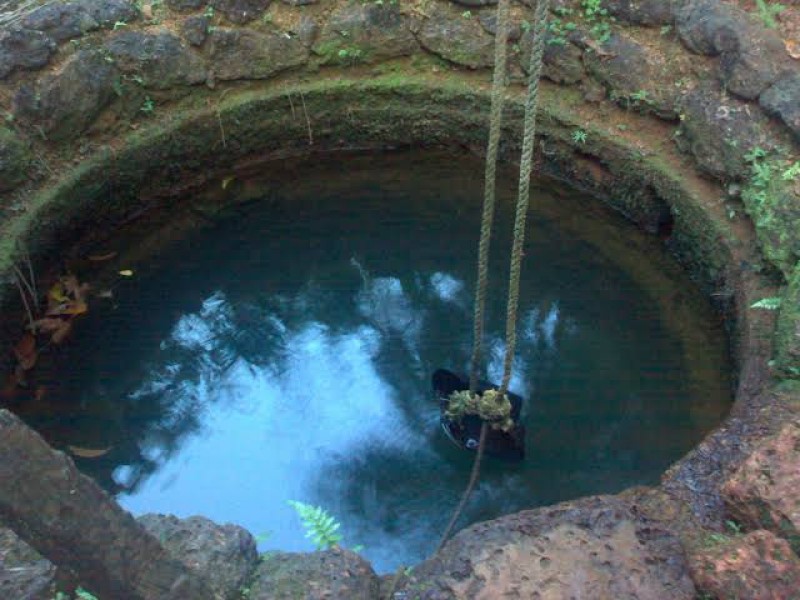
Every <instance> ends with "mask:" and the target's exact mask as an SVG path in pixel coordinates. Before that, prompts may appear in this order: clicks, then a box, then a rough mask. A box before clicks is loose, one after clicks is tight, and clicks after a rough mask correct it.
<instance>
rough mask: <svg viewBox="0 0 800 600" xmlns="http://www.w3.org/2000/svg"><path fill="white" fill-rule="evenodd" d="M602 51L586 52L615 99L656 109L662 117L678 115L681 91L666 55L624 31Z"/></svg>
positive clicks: (596, 75)
mask: <svg viewBox="0 0 800 600" xmlns="http://www.w3.org/2000/svg"><path fill="white" fill-rule="evenodd" d="M603 52H604V53H608V54H607V55H603V56H601V55H600V54H599V53H598V52H594V51H587V52H586V53H585V54H584V58H583V61H584V64H585V65H586V70H587V71H588V72H589V73H590V74H591V75H592V76H593V77H594V78H595V79H597V80H598V81H599V82H600V83H602V84H603V86H604V87H605V88H606V90H607V91H608V93H609V96H610V97H611V98H617V99H618V100H619V101H620V102H622V103H623V104H625V105H627V106H636V108H638V109H639V110H641V111H643V112H644V111H652V112H655V113H656V114H657V115H658V116H660V117H662V118H668V119H672V118H675V117H677V112H676V106H677V104H678V102H679V98H680V94H679V91H678V89H677V88H676V87H675V85H673V84H674V81H675V79H676V78H675V77H674V75H673V74H672V72H671V71H670V65H669V63H668V61H667V60H666V59H665V57H664V56H663V55H662V54H661V53H658V52H650V51H648V50H647V49H646V47H644V46H642V45H640V44H638V43H637V42H635V41H633V40H631V39H630V38H627V37H625V36H623V35H621V34H616V33H615V34H613V35H612V36H611V37H610V38H609V40H608V41H607V42H606V43H605V44H603Z"/></svg>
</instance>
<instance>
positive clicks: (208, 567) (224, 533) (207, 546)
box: [137, 514, 258, 599]
mask: <svg viewBox="0 0 800 600" xmlns="http://www.w3.org/2000/svg"><path fill="white" fill-rule="evenodd" d="M137 521H139V523H141V524H142V525H144V527H145V529H147V531H148V532H150V533H151V534H152V535H153V536H154V537H155V538H156V539H158V540H159V541H160V542H161V544H162V545H163V546H164V548H165V549H166V550H167V552H169V553H170V554H171V555H172V556H173V557H175V558H177V559H178V560H180V561H181V562H182V563H183V564H184V565H186V566H187V567H189V568H190V569H193V570H194V571H197V572H198V573H201V574H202V575H203V576H204V577H205V579H206V581H207V582H208V584H209V585H210V587H211V589H212V590H213V591H214V592H215V593H216V594H218V595H219V596H220V597H222V598H229V599H233V598H237V599H238V598H239V597H240V595H241V589H242V588H243V587H245V585H246V584H247V582H248V580H249V578H250V575H251V574H252V572H253V571H254V569H255V567H256V565H257V564H258V552H257V551H256V541H255V539H254V538H253V536H252V535H251V534H250V532H248V531H247V530H246V529H243V528H242V527H239V526H238V525H230V524H227V525H217V524H216V523H214V522H213V521H211V520H209V519H206V518H205V517H190V518H188V519H179V518H178V517H174V516H172V515H156V514H148V515H143V516H141V517H139V518H138V519H137Z"/></svg>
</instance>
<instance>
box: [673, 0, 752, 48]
mask: <svg viewBox="0 0 800 600" xmlns="http://www.w3.org/2000/svg"><path fill="white" fill-rule="evenodd" d="M675 25H676V28H677V31H678V36H679V37H680V39H681V41H682V42H683V44H684V45H685V46H686V47H687V48H688V49H689V50H691V51H692V52H695V53H696V54H705V55H707V56H717V55H719V54H720V53H722V52H736V51H738V50H739V48H740V47H741V46H742V42H743V41H746V40H747V38H748V36H749V35H750V34H751V31H752V28H753V26H752V25H751V22H750V20H749V19H748V15H747V13H746V12H744V11H743V10H742V9H740V8H738V7H736V6H734V5H731V4H726V3H722V2H718V1H717V0H689V1H688V2H686V3H685V5H684V6H683V7H681V8H679V9H678V10H677V12H676V17H675Z"/></svg>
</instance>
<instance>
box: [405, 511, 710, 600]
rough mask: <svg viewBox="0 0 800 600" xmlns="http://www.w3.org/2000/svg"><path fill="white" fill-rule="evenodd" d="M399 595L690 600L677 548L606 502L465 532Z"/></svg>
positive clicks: (665, 533)
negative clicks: (404, 593)
mask: <svg viewBox="0 0 800 600" xmlns="http://www.w3.org/2000/svg"><path fill="white" fill-rule="evenodd" d="M399 589H400V590H403V591H405V592H406V593H407V594H408V595H407V596H405V597H413V598H420V599H424V600H433V599H436V600H445V599H451V598H452V599H455V598H613V599H615V600H623V599H631V600H632V599H634V598H637V599H644V598H651V599H653V600H660V599H662V598H670V599H671V600H679V599H687V600H689V599H693V598H694V597H695V590H694V586H693V584H692V581H691V579H690V578H689V574H688V570H687V566H686V564H685V561H684V556H683V550H682V548H681V545H680V543H679V542H678V540H677V539H676V538H675V537H674V536H673V534H672V533H671V532H670V531H669V530H668V529H667V528H665V527H664V526H663V525H661V524H659V523H657V522H655V521H651V520H649V519H647V518H646V517H643V516H641V515H639V514H637V512H636V511H634V510H633V509H632V508H631V506H630V505H629V504H628V503H627V502H624V501H622V500H620V499H619V498H616V497H611V496H596V497H591V498H583V499H580V500H576V501H574V502H565V503H562V504H558V505H555V506H551V507H546V508H541V509H536V510H529V511H523V512H520V513H516V514H513V515H508V516H505V517H501V518H499V519H496V520H493V521H488V522H485V523H479V524H476V525H473V526H471V527H469V528H467V529H465V530H463V531H461V532H459V533H458V534H457V535H456V536H455V537H454V538H453V539H452V540H450V541H449V542H448V543H447V544H446V545H445V547H444V549H443V550H442V551H441V552H440V553H439V554H437V555H436V556H434V557H433V558H431V559H429V560H427V561H426V562H424V563H422V564H421V565H419V566H417V567H416V568H415V569H414V571H413V572H412V573H411V575H410V576H408V577H406V578H405V579H404V581H402V582H401V583H400V585H399ZM412 594H413V595H412Z"/></svg>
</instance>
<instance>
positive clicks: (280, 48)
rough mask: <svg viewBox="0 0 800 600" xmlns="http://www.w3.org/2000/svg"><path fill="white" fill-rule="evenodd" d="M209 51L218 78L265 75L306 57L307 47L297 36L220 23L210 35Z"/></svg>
mask: <svg viewBox="0 0 800 600" xmlns="http://www.w3.org/2000/svg"><path fill="white" fill-rule="evenodd" d="M208 53H209V56H211V58H212V69H213V75H214V78H215V79H219V80H234V79H266V78H268V77H271V76H272V75H274V74H275V73H278V72H280V71H284V70H286V69H290V68H292V67H297V66H300V65H302V64H304V63H305V61H306V60H307V59H308V50H307V49H306V47H305V45H304V44H303V43H302V42H301V41H300V40H299V39H297V38H293V37H288V36H286V35H284V34H279V33H260V32H258V31H253V30H251V29H227V28H222V27H219V28H217V29H215V30H214V31H212V32H211V34H210V35H209V39H208Z"/></svg>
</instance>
